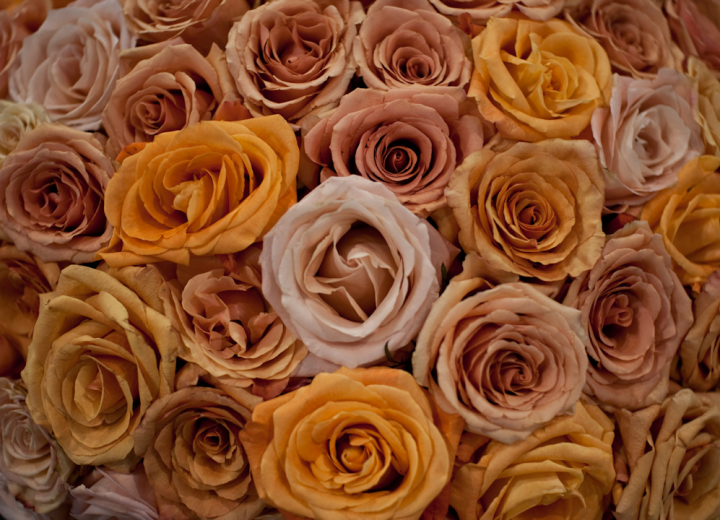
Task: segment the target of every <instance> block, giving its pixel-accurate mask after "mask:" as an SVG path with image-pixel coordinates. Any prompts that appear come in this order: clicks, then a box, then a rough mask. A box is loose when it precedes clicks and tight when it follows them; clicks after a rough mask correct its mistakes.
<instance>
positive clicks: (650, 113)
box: [591, 68, 705, 207]
mask: <svg viewBox="0 0 720 520" xmlns="http://www.w3.org/2000/svg"><path fill="white" fill-rule="evenodd" d="M613 77H614V84H613V93H612V97H611V99H610V107H609V108H598V109H597V110H595V112H594V113H593V116H592V121H591V126H592V134H593V137H594V139H595V145H596V147H597V149H598V157H599V159H600V164H601V165H602V166H603V168H604V170H603V171H604V173H605V206H606V207H612V206H616V205H623V206H637V205H640V204H643V203H645V202H647V201H648V200H649V199H651V198H652V197H653V196H654V195H655V193H657V192H658V191H660V190H662V189H664V188H668V187H670V186H673V185H675V184H676V183H677V174H678V171H680V168H682V167H683V166H684V165H685V164H686V163H687V162H688V161H690V160H691V159H694V158H695V157H697V156H699V155H700V154H702V153H703V151H704V149H705V145H704V144H703V141H702V138H701V129H700V126H699V125H698V124H697V123H696V122H695V119H694V115H693V110H694V107H695V106H696V105H697V94H696V93H695V92H694V90H693V86H692V84H691V83H690V80H689V79H688V78H687V76H685V75H684V74H681V73H680V72H677V71H676V70H673V69H667V68H663V69H660V70H659V72H658V75H657V77H656V78H655V79H653V80H652V81H651V80H635V79H632V78H629V77H627V76H620V75H618V74H615V75H614V76H613Z"/></svg>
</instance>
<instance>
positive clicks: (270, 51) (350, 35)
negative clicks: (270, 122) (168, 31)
mask: <svg viewBox="0 0 720 520" xmlns="http://www.w3.org/2000/svg"><path fill="white" fill-rule="evenodd" d="M364 18H365V14H364V13H363V9H362V5H361V4H360V2H351V1H348V0H337V1H332V2H330V1H328V0H279V1H276V2H273V3H272V4H265V5H262V6H260V7H259V8H257V9H253V10H252V11H250V12H249V13H247V14H246V15H245V16H243V18H242V20H240V21H239V22H236V23H235V25H234V26H233V28H232V30H231V31H230V35H229V36H228V45H227V50H226V53H227V60H228V66H229V68H230V72H231V73H232V76H233V78H234V79H235V84H236V85H237V88H238V91H239V92H240V94H242V96H243V99H244V101H245V106H246V107H247V109H248V110H250V112H251V113H252V114H253V115H255V116H263V115H269V114H280V115H282V116H283V117H284V118H285V119H287V120H288V121H291V122H294V123H298V124H300V122H301V121H302V120H303V119H304V118H305V117H307V116H308V115H311V114H319V113H321V112H324V111H325V110H328V109H330V108H333V107H335V106H337V104H338V102H339V101H340V98H341V97H342V96H343V95H344V94H345V92H346V91H347V89H348V86H349V84H350V80H351V79H352V77H353V75H354V74H355V62H354V61H353V59H352V49H353V42H355V36H356V34H357V26H358V25H359V24H360V22H362V20H363V19H364Z"/></svg>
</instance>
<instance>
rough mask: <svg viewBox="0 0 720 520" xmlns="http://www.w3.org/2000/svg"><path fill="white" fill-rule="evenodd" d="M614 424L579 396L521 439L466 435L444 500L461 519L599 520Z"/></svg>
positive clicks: (605, 501)
mask: <svg viewBox="0 0 720 520" xmlns="http://www.w3.org/2000/svg"><path fill="white" fill-rule="evenodd" d="M614 429H615V427H614V425H613V422H612V421H611V420H610V419H608V417H607V416H606V415H605V414H604V413H603V412H602V411H601V410H600V409H599V408H597V407H596V406H591V405H587V404H582V402H578V404H577V409H576V410H575V413H574V414H573V415H571V416H559V417H556V418H555V419H554V420H553V421H552V422H551V423H550V424H549V425H547V426H546V427H544V428H539V429H537V430H536V431H535V432H533V434H532V435H531V436H530V437H528V438H527V439H525V440H524V441H517V442H515V443H513V444H510V445H507V444H503V443H501V442H497V441H490V442H489V443H488V439H487V438H485V437H482V436H479V435H474V434H464V435H463V439H462V440H461V442H460V446H459V448H458V460H457V462H456V464H460V465H461V466H460V468H459V469H458V470H457V471H456V472H455V476H454V477H453V481H452V494H451V497H450V504H451V505H452V507H453V508H454V509H455V511H456V512H457V513H458V516H459V518H460V520H510V519H513V520H536V519H540V518H543V519H551V518H552V519H556V518H557V519H560V518H562V519H564V520H600V519H601V518H602V517H603V512H604V511H605V509H606V508H607V506H608V505H609V502H610V495H609V493H610V491H611V489H612V485H613V480H614V479H615V471H614V469H613V455H612V444H613V439H614V435H615V434H614V431H613V430H614Z"/></svg>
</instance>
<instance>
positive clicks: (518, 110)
mask: <svg viewBox="0 0 720 520" xmlns="http://www.w3.org/2000/svg"><path fill="white" fill-rule="evenodd" d="M506 49H509V51H508V50H506ZM473 55H474V56H475V71H474V72H473V76H472V80H471V82H470V89H469V91H468V95H469V96H472V97H475V98H477V99H478V104H479V107H480V113H481V114H482V115H483V116H484V117H485V119H487V120H488V121H490V122H492V123H495V125H496V126H497V128H498V130H499V131H500V134H501V135H502V136H503V137H508V138H511V139H519V140H521V141H540V140H543V139H547V138H550V137H575V136H577V135H578V134H580V132H582V130H583V129H585V127H587V126H588V124H589V123H590V118H591V116H592V113H593V111H594V110H595V109H596V108H598V107H602V106H606V104H607V102H608V100H609V99H610V93H611V89H612V75H611V71H610V61H609V60H608V57H607V54H606V53H605V51H604V50H603V48H602V47H601V46H600V44H599V43H597V42H596V41H595V40H593V39H592V38H590V37H588V36H584V35H582V34H581V33H579V32H578V31H577V30H576V29H574V28H573V27H572V26H571V25H570V24H569V23H567V22H563V21H561V20H556V19H553V20H549V21H547V22H542V23H541V22H533V21H531V20H524V19H516V18H491V19H490V20H489V21H488V23H487V27H486V29H485V30H484V31H483V32H482V33H481V34H480V35H479V36H476V37H475V38H474V39H473ZM525 70H533V71H534V72H533V73H532V74H522V73H521V71H525ZM541 77H542V78H543V79H542V80H540V79H539V78H541Z"/></svg>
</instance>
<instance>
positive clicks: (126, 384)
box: [22, 265, 180, 471]
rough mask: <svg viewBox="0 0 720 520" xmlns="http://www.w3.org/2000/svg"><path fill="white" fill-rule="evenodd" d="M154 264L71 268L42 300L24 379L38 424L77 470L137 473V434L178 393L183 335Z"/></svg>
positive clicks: (61, 275)
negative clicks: (166, 306) (167, 310)
mask: <svg viewBox="0 0 720 520" xmlns="http://www.w3.org/2000/svg"><path fill="white" fill-rule="evenodd" d="M161 284H162V277H160V275H159V274H158V273H157V272H156V271H155V270H154V269H152V268H150V267H145V268H141V267H127V268H123V269H110V270H108V271H106V270H99V269H92V268H90V267H83V266H78V265H71V266H69V267H66V268H65V269H64V270H63V271H62V272H61V274H60V281H59V282H58V285H57V289H56V290H55V291H54V292H52V293H50V294H48V295H45V296H44V297H43V298H42V299H41V307H40V317H39V318H38V321H37V325H36V327H35V334H34V336H33V342H32V343H31V344H30V347H29V355H28V360H27V366H26V367H25V369H24V370H23V372H22V377H23V381H24V382H25V384H26V385H27V388H28V401H27V402H28V408H29V409H30V412H31V413H32V416H33V419H35V421H36V422H37V423H38V424H39V425H40V426H42V427H44V428H47V429H48V430H49V431H50V432H51V433H52V434H53V435H54V436H55V437H56V438H57V440H58V442H59V443H60V445H61V446H62V447H63V449H64V450H65V452H66V453H67V454H68V456H69V457H70V459H72V460H73V461H74V462H75V463H76V464H83V465H95V466H99V465H102V464H105V465H107V466H111V467H113V468H114V469H118V470H124V471H129V470H130V469H131V468H132V467H134V466H135V465H136V464H137V462H139V460H140V457H138V456H136V455H135V454H134V453H133V448H134V444H135V443H134V440H133V432H134V431H135V429H136V428H137V427H138V425H139V424H140V421H141V420H142V417H143V415H144V414H145V412H146V411H147V409H148V408H149V406H150V404H151V403H152V402H153V401H154V400H155V399H158V398H160V397H162V396H165V395H167V394H169V393H170V392H172V390H173V385H174V378H175V358H176V356H177V350H178V347H179V343H180V334H178V332H177V331H176V330H175V329H174V328H173V326H172V324H171V323H170V320H169V319H168V318H166V317H165V316H164V315H163V313H162V312H163V305H162V301H160V298H159V297H158V293H159V291H160V286H161Z"/></svg>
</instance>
